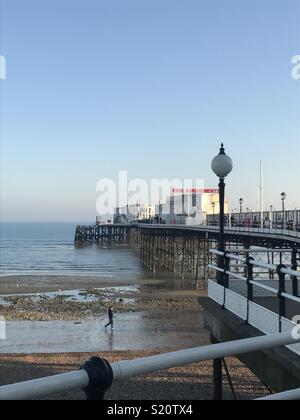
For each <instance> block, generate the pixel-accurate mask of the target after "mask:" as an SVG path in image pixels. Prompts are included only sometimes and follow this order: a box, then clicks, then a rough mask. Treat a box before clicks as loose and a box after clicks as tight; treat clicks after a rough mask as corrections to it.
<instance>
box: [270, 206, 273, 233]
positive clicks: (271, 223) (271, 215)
mask: <svg viewBox="0 0 300 420" xmlns="http://www.w3.org/2000/svg"><path fill="white" fill-rule="evenodd" d="M272 228H273V206H272V205H271V206H270V229H272Z"/></svg>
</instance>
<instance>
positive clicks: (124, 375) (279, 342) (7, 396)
mask: <svg viewBox="0 0 300 420" xmlns="http://www.w3.org/2000/svg"><path fill="white" fill-rule="evenodd" d="M295 343H300V336H299V337H298V338H295V337H293V335H292V334H291V333H280V334H274V335H265V336H261V337H253V338H249V339H243V340H237V341H231V342H226V343H219V344H212V345H209V346H203V347H196V348H191V349H185V350H179V351H174V352H170V353H164V354H159V355H155V356H149V357H144V358H141V359H136V360H127V361H120V362H115V363H112V364H109V363H108V362H107V360H105V359H101V358H97V357H93V358H92V359H90V360H89V361H87V362H86V363H85V364H84V365H83V366H82V368H81V369H80V370H79V371H73V372H69V373H64V374H60V375H55V376H50V377H47V378H41V379H35V380H32V381H27V382H21V383H17V384H12V385H6V386H2V387H0V399H1V400H30V399H37V398H43V397H47V396H49V395H53V394H58V393H61V392H64V391H70V390H74V389H83V391H84V392H85V394H86V398H87V399H88V400H102V399H104V395H105V392H106V391H107V390H108V389H109V388H110V387H111V385H112V383H113V381H116V380H120V379H128V378H131V377H135V376H139V375H143V374H149V373H153V372H156V371H160V370H163V369H169V368H174V367H179V366H184V365H188V364H192V363H199V362H203V361H207V360H216V359H222V358H225V357H229V356H238V355H242V354H246V353H251V352H256V351H264V350H270V349H274V348H279V347H282V346H285V345H291V344H295ZM299 393H300V391H299V390H295V391H293V392H290V393H289V394H288V397H289V399H294V398H295V399H297V398H298V397H299ZM279 396H280V394H279ZM281 397H282V396H280V398H281ZM272 398H273V399H276V396H274V395H273V396H272ZM280 398H279V399H280Z"/></svg>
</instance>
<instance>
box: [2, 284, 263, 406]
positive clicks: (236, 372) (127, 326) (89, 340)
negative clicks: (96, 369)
mask: <svg viewBox="0 0 300 420" xmlns="http://www.w3.org/2000/svg"><path fill="white" fill-rule="evenodd" d="M20 280H21V278H20V277H19V276H16V277H9V278H5V277H4V278H3V277H2V278H1V280H0V294H1V295H4V296H2V298H1V299H4V304H3V300H2V304H1V305H0V307H1V313H2V314H4V315H5V316H6V317H7V319H9V320H10V321H9V322H8V328H7V332H8V340H7V341H6V342H3V341H2V344H0V347H2V348H1V349H0V351H1V352H2V354H0V367H1V374H0V383H1V384H9V383H14V382H20V381H24V380H29V379H33V378H37V377H44V376H49V375H53V374H57V373H62V372H66V371H70V370H76V369H78V368H79V367H80V366H81V365H82V363H83V362H84V361H85V360H86V359H88V358H89V357H90V356H91V355H97V356H103V357H105V358H107V359H108V360H109V361H110V362H114V361H117V360H127V359H132V358H139V357H143V356H147V355H151V354H157V353H161V352H167V351H172V350H176V349H182V348H187V347H194V346H200V345H206V344H209V333H208V331H207V330H205V329H204V327H203V316H202V307H201V305H200V301H198V299H199V297H200V296H203V295H205V293H206V292H205V290H203V289H201V290H193V286H194V283H193V282H192V281H190V280H188V281H186V282H181V281H180V280H178V279H174V280H173V279H166V278H156V279H149V278H148V279H140V280H138V279H133V280H131V281H128V280H120V281H117V280H114V281H113V282H112V281H111V279H110V278H101V277H100V278H99V277H69V276H34V277H32V276H29V277H24V276H22V281H20ZM21 283H22V284H21ZM17 285H19V286H17ZM112 286H113V287H112ZM95 288H97V290H96V289H95ZM99 288H100V289H99ZM101 288H104V289H101ZM105 288H106V289H105ZM107 288H108V289H107ZM75 289H77V290H75ZM81 289H82V290H81ZM58 290H65V291H67V292H66V294H65V295H63V296H60V295H47V296H44V297H43V296H37V295H33V296H24V295H23V296H22V295H20V293H29V294H30V293H46V292H54V291H55V292H57V291H58ZM72 290H73V291H74V290H75V292H76V293H75V297H74V295H73V296H72V295H71V296H68V293H69V291H72ZM8 294H17V295H15V296H7V295H8ZM5 299H6V301H5ZM109 303H113V304H114V308H115V311H116V314H115V327H116V328H115V330H114V332H113V334H112V333H111V331H110V330H109V329H108V331H107V333H105V331H104V328H103V326H104V323H105V319H106V310H107V306H108V304H109ZM26 320H28V321H26ZM45 321H47V322H45ZM3 343H4V344H3ZM16 353H18V354H16ZM39 353H43V354H39ZM46 353H47V354H46ZM229 369H230V373H231V375H232V380H233V382H234V385H235V388H236V392H237V394H238V399H252V398H256V397H259V396H261V395H265V394H266V390H265V388H264V386H263V385H262V384H261V383H260V382H259V380H258V379H257V378H255V376H254V375H253V374H252V373H251V372H250V371H249V370H248V369H246V368H245V367H244V366H243V365H242V364H240V363H239V362H238V360H237V359H235V358H232V359H230V360H229ZM212 395H213V385H212V363H211V362H206V363H201V364H196V365H191V366H187V367H182V368H176V369H169V370H167V371H163V372H158V373H155V374H151V375H144V376H142V377H139V378H132V379H130V380H126V381H118V382H116V383H115V384H114V385H113V387H112V388H111V390H110V391H109V392H108V393H107V398H108V399H113V400H118V399H119V400H122V399H123V400H130V399H132V400H143V399H154V400H160V399H170V400H184V399H192V400H193V399H195V400H198V399H203V400H205V399H211V398H212ZM51 398H52V399H76V400H77V399H83V398H84V394H83V392H81V391H74V392H67V393H64V394H60V395H56V396H53V397H51ZM51 398H50V399H51ZM232 398H233V396H232V393H231V391H230V388H229V385H228V382H227V381H226V380H225V399H232Z"/></svg>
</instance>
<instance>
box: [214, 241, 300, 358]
mask: <svg viewBox="0 0 300 420" xmlns="http://www.w3.org/2000/svg"><path fill="white" fill-rule="evenodd" d="M234 252H236V251H232V250H230V251H227V252H222V251H218V250H216V249H211V250H210V253H211V254H214V255H216V256H218V257H221V258H222V264H219V266H217V265H214V264H209V266H208V267H209V268H210V269H213V270H215V271H216V272H217V278H218V282H215V281H213V280H209V282H208V296H209V297H210V298H211V299H213V300H214V301H215V302H217V303H218V304H219V305H221V306H223V307H224V308H225V309H228V310H229V311H231V312H233V313H234V314H235V315H237V316H239V317H240V318H241V319H243V320H244V321H246V322H247V323H249V324H250V325H252V326H254V327H255V328H257V329H259V330H260V331H262V332H263V333H265V334H274V333H276V332H287V331H292V330H293V329H294V328H299V327H298V326H297V324H295V322H294V321H292V320H289V319H287V302H288V301H291V302H294V303H297V304H300V296H298V281H299V279H300V272H299V271H296V270H294V269H289V268H286V266H284V265H282V264H279V265H274V264H268V263H264V262H262V261H258V260H257V259H255V258H254V257H253V256H250V255H249V254H251V252H255V250H254V251H253V250H239V251H238V252H239V253H241V252H245V253H247V255H248V258H245V256H241V255H236V254H235V253H234ZM265 252H267V250H265ZM231 260H235V261H238V262H240V263H242V266H244V269H245V273H236V272H232V271H230V268H231V267H230V262H231ZM253 267H260V268H265V269H266V270H268V271H271V270H272V271H273V272H275V273H276V274H277V276H278V282H279V286H278V288H275V287H274V284H272V285H269V284H267V282H266V281H264V283H262V281H261V278H258V277H256V276H255V273H254V270H253ZM287 276H289V277H290V279H291V280H290V281H291V282H292V283H293V293H292V294H291V293H287V290H286V277H287ZM232 278H234V279H238V280H241V281H242V282H243V283H244V284H245V285H246V287H247V291H246V297H245V294H243V295H242V294H239V293H236V292H235V291H234V290H235V288H234V287H233V290H231V282H230V279H232ZM273 281H274V280H273ZM295 285H296V286H297V287H294V286H295ZM254 287H256V288H260V289H262V290H264V291H267V292H269V293H270V294H271V295H274V296H276V297H277V298H278V312H276V313H275V312H272V311H270V310H269V309H267V308H265V307H263V306H262V305H258V304H257V303H255V302H254V300H255V297H254ZM299 310H300V307H299ZM299 314H300V312H299ZM288 348H289V349H290V350H292V351H293V352H294V353H296V354H297V355H299V356H300V346H298V345H296V346H295V345H294V346H289V347H288Z"/></svg>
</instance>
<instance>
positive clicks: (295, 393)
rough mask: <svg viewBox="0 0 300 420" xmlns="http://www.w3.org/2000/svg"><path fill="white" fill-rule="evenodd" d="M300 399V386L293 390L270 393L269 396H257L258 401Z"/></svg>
mask: <svg viewBox="0 0 300 420" xmlns="http://www.w3.org/2000/svg"><path fill="white" fill-rule="evenodd" d="M295 400H300V388H299V389H293V390H291V391H286V392H280V393H279V394H273V395H268V396H267V397H263V398H257V399H256V401H295Z"/></svg>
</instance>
